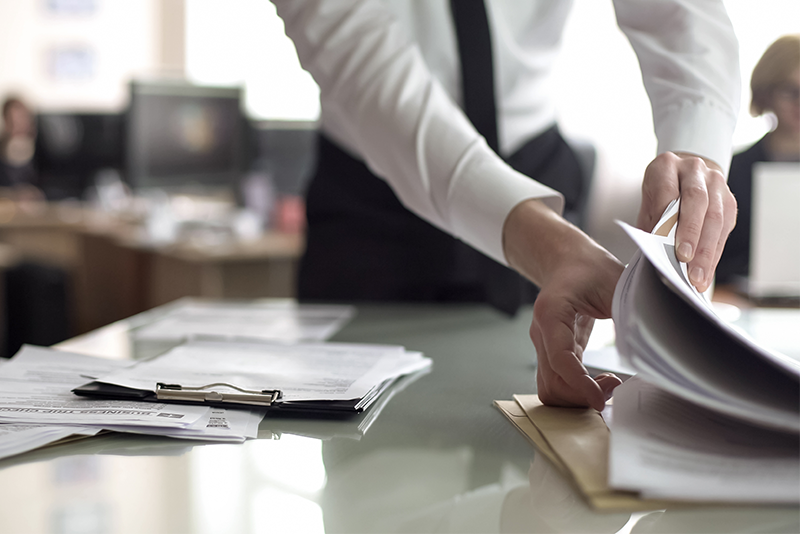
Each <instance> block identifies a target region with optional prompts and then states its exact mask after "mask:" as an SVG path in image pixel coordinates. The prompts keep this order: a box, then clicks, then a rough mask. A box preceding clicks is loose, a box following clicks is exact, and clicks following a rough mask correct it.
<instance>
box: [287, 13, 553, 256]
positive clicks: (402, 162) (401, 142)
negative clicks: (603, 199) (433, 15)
mask: <svg viewBox="0 0 800 534" xmlns="http://www.w3.org/2000/svg"><path fill="white" fill-rule="evenodd" d="M273 3H274V4H275V5H276V7H277V9H278V14H279V15H280V17H281V18H282V19H283V21H284V23H285V26H286V33H287V35H288V36H289V37H290V38H291V39H292V40H293V41H294V44H295V46H296V48H297V53H298V55H299V57H300V62H301V63H302V65H303V67H304V68H306V69H307V70H308V71H309V72H310V73H311V75H312V76H313V77H314V79H315V80H316V82H317V83H318V84H319V86H320V89H321V102H322V109H323V121H325V123H324V125H323V126H324V127H325V128H326V130H327V131H330V132H331V133H333V134H335V136H336V137H337V138H338V140H340V141H345V142H346V144H347V145H348V146H350V148H352V149H354V150H355V151H357V152H358V154H359V155H360V156H361V157H362V158H364V160H365V162H366V163H367V165H368V166H369V167H370V169H371V170H372V171H373V172H375V174H377V175H378V176H381V177H382V178H383V179H385V180H386V181H387V182H388V183H389V185H390V186H391V187H392V189H393V190H394V192H395V193H396V194H397V196H398V198H399V199H400V200H401V202H402V203H403V204H404V205H405V206H406V207H407V208H409V209H410V210H411V211H413V212H415V213H416V214H417V215H419V216H421V217H422V218H424V219H426V220H427V221H428V222H430V223H432V224H434V225H435V226H437V227H439V228H441V229H443V230H445V231H446V232H448V233H450V234H452V235H454V236H456V237H458V238H460V239H463V240H464V241H466V242H468V243H469V244H470V245H472V246H473V247H475V248H477V249H478V250H480V251H481V252H483V253H485V254H487V255H488V256H490V257H492V258H493V259H495V260H497V261H499V262H501V263H504V264H505V263H506V261H505V257H504V255H503V250H502V228H503V223H504V222H505V219H506V217H507V216H508V214H509V212H510V211H511V209H512V208H513V207H514V206H515V205H516V204H518V203H519V202H520V201H521V200H522V199H525V198H542V199H543V201H545V202H546V203H548V204H549V205H550V206H551V207H552V208H553V209H555V210H557V211H559V212H560V210H561V209H562V205H563V201H562V199H561V196H560V195H559V194H558V193H557V192H555V191H553V190H551V189H550V188H548V187H546V186H544V185H541V184H539V183H537V182H535V181H533V180H531V179H529V178H528V177H526V176H524V175H522V174H520V173H518V172H516V171H514V170H513V169H511V168H510V167H509V166H508V165H506V164H505V163H504V162H503V161H502V160H501V159H500V158H499V157H498V156H497V155H496V154H495V153H494V152H492V150H491V149H489V147H488V146H487V145H486V143H485V142H484V140H483V138H482V137H480V135H479V134H478V133H477V132H476V131H475V129H474V128H473V127H472V125H471V124H470V122H469V121H468V120H467V118H466V117H465V116H464V114H463V113H462V112H461V110H460V109H459V107H458V106H457V105H456V104H455V103H454V102H452V100H451V99H450V98H449V96H448V95H447V94H446V93H445V91H444V89H443V88H442V87H441V86H440V84H439V83H438V82H437V81H436V80H435V79H434V78H433V76H432V75H431V73H430V71H429V70H428V68H427V66H426V65H425V62H424V60H423V58H422V57H421V55H420V52H419V50H418V49H417V47H416V45H415V43H414V42H413V41H412V40H410V39H409V38H408V36H407V35H406V34H405V33H404V31H403V29H402V28H401V27H400V25H399V24H398V23H397V22H396V21H395V20H394V19H393V17H392V14H391V13H390V12H389V11H388V10H387V8H386V7H385V6H384V5H382V4H381V3H380V2H377V1H370V0H367V1H355V0H337V1H336V2H330V1H328V2H326V1H324V0H274V2H273ZM444 30H446V28H443V31H444Z"/></svg>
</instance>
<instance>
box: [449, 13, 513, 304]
mask: <svg viewBox="0 0 800 534" xmlns="http://www.w3.org/2000/svg"><path fill="white" fill-rule="evenodd" d="M450 10H451V12H452V14H453V21H454V23H455V29H456V39H457V41H458V55H459V58H460V62H461V88H462V93H463V94H462V97H463V99H464V104H463V109H464V113H465V114H466V115H467V118H469V120H470V121H471V122H472V124H473V126H475V129H476V130H478V133H480V134H481V135H482V136H483V137H484V138H485V139H486V142H487V144H488V145H489V146H490V147H491V148H492V150H494V151H495V152H497V151H498V142H497V110H496V107H495V98H494V69H493V66H492V39H491V35H490V33H489V20H488V18H487V17H486V7H485V6H484V3H483V0H450ZM478 256H479V258H478V259H477V261H478V265H479V270H480V273H481V277H482V279H483V280H482V281H483V284H484V288H485V292H486V300H487V301H488V302H489V304H491V305H492V306H494V307H495V308H497V309H499V310H501V311H503V312H505V313H508V314H510V315H514V314H515V313H516V312H517V309H518V308H519V306H520V304H521V301H522V290H523V289H522V287H523V284H522V279H521V278H520V276H519V275H518V274H516V273H515V272H513V271H511V270H510V269H507V268H506V267H504V266H502V265H500V264H499V263H497V262H495V261H494V260H492V259H490V258H487V257H486V256H484V255H483V254H478Z"/></svg>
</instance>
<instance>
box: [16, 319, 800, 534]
mask: <svg viewBox="0 0 800 534" xmlns="http://www.w3.org/2000/svg"><path fill="white" fill-rule="evenodd" d="M157 316H158V310H155V311H153V312H148V313H146V314H142V315H139V316H136V317H134V318H131V319H129V320H126V321H122V322H119V323H115V324H113V325H110V326H108V327H106V328H103V329H100V330H98V331H95V332H93V333H90V334H87V335H85V336H82V337H80V338H76V339H74V340H72V341H69V342H66V343H64V344H62V347H63V348H65V349H68V350H74V351H76V352H80V351H83V352H87V353H90V354H106V355H109V356H116V357H134V358H141V357H147V356H150V355H154V354H157V353H158V352H159V351H163V350H166V349H167V348H168V346H167V345H165V344H163V343H162V344H160V345H155V344H152V343H150V344H147V343H143V342H140V341H135V340H134V336H132V335H131V330H132V329H135V328H136V327H138V326H141V325H143V324H146V323H147V322H149V321H152V320H154V319H155V318H156V317H157ZM529 317H530V311H529V310H528V311H523V312H521V313H520V314H519V315H518V316H517V317H516V318H514V319H508V318H506V317H505V316H502V315H500V314H498V313H496V312H494V311H492V310H490V309H487V308H484V307H480V306H360V307H359V308H358V313H357V315H356V317H355V318H354V319H353V321H352V322H351V323H349V324H348V325H347V326H346V327H345V328H344V329H343V330H342V331H341V332H340V333H339V334H338V335H337V336H336V337H335V338H334V340H336V341H347V342H367V343H369V342H380V343H395V344H402V345H405V346H406V347H407V348H408V349H409V350H420V351H422V352H424V353H425V354H426V355H427V356H429V357H430V358H432V359H433V368H432V370H431V372H430V373H429V374H427V375H425V376H422V377H420V378H418V379H417V380H416V381H414V382H412V383H410V384H407V385H406V387H405V388H404V389H402V390H400V391H397V392H396V394H395V395H394V397H393V398H392V399H391V400H390V401H389V402H388V403H387V404H386V406H385V407H384V408H383V410H382V412H381V413H380V415H379V416H378V417H377V418H376V419H375V421H374V422H373V423H372V425H371V426H370V427H369V429H368V430H367V431H366V432H353V431H352V428H353V426H354V424H355V426H357V422H358V421H357V420H355V421H353V420H345V421H337V420H318V419H313V418H308V419H306V418H303V419H297V418H285V417H276V416H273V417H267V418H266V419H265V420H264V421H263V422H262V424H261V427H260V431H259V439H257V440H252V441H248V442H246V443H244V444H242V445H219V444H202V443H198V442H190V441H180V440H174V439H167V438H157V437H149V436H132V435H116V434H112V435H106V436H100V437H97V438H91V439H87V440H82V441H76V442H73V443H68V444H64V445H59V446H54V447H51V448H48V449H41V450H38V451H34V452H31V453H28V454H25V455H21V456H19V457H16V458H11V459H8V460H5V461H0V532H9V533H22V532H32V533H39V532H41V533H45V532H57V533H62V532H81V533H95V532H96V533H104V534H106V533H140V532H148V533H154V534H157V533H209V534H210V533H214V534H217V533H225V532H230V533H250V532H252V533H256V532H258V533H261V532H329V533H334V532H608V533H612V532H626V533H627V532H634V533H651V532H652V533H656V532H664V533H667V532H798V531H800V521H799V520H798V517H799V516H800V513H799V511H798V509H797V508H796V507H795V508H792V507H746V506H735V507H725V506H716V507H707V506H701V507H697V508H684V509H674V510H673V509H669V510H666V511H654V512H648V513H637V514H628V513H616V514H597V513H595V512H593V511H591V510H590V509H589V508H587V506H586V505H585V504H584V502H583V501H582V500H581V498H580V497H579V496H578V495H577V494H576V493H575V492H574V491H573V490H572V487H571V485H570V484H569V483H568V482H567V481H566V480H565V479H564V478H563V477H562V476H561V475H560V474H559V473H558V472H556V471H555V469H554V468H553V467H552V466H551V465H550V464H549V463H548V462H547V461H546V460H545V459H544V458H543V457H541V456H540V455H537V453H536V451H535V450H534V449H533V448H532V447H531V446H530V445H529V444H528V442H527V441H526V440H525V438H524V437H523V436H522V435H521V434H520V433H519V432H518V431H517V430H516V429H515V428H514V427H513V426H512V425H511V424H509V423H508V422H507V421H506V420H505V418H504V417H503V416H502V415H501V414H500V413H499V412H498V411H496V409H495V408H494V407H493V406H492V401H493V400H494V399H509V398H511V397H512V395H513V394H515V393H532V392H534V387H535V386H534V382H535V381H534V377H535V365H534V362H535V357H534V352H533V347H532V344H531V343H530V341H529V340H528V327H529ZM794 317H795V324H797V322H796V321H797V317H800V315H797V314H795V315H794ZM794 330H796V328H795V329H794ZM795 339H796V336H795ZM796 342H797V341H796ZM797 343H800V342H797Z"/></svg>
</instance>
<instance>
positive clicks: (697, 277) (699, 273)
mask: <svg viewBox="0 0 800 534" xmlns="http://www.w3.org/2000/svg"><path fill="white" fill-rule="evenodd" d="M704 275H705V273H704V272H703V269H702V268H701V267H694V268H693V269H692V270H691V271H690V272H689V278H691V280H692V283H694V285H701V284H702V283H703V282H705V276H704Z"/></svg>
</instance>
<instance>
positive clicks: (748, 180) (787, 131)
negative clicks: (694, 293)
mask: <svg viewBox="0 0 800 534" xmlns="http://www.w3.org/2000/svg"><path fill="white" fill-rule="evenodd" d="M750 89H751V91H752V100H751V102H750V112H751V113H752V114H753V116H755V117H758V116H760V115H763V114H765V113H769V114H771V115H772V116H773V117H774V128H773V129H772V130H771V131H770V132H769V133H767V134H766V135H765V136H764V137H762V138H761V139H760V140H759V141H758V142H756V143H755V144H754V145H752V146H751V147H750V148H748V149H746V150H744V151H742V152H740V153H738V154H736V155H735V156H734V157H733V160H732V162H731V170H730V174H729V176H728V186H729V187H730V189H731V192H733V194H734V196H735V197H736V201H737V203H738V205H739V214H738V217H737V222H736V227H735V228H734V229H733V231H732V232H731V234H730V236H729V237H728V243H727V244H726V245H725V249H724V250H723V252H722V256H721V258H720V261H719V265H718V266H717V277H716V283H717V285H718V287H719V288H720V289H724V286H726V285H729V284H733V283H734V282H736V281H737V280H738V279H741V278H743V277H747V275H748V274H749V264H750V217H751V211H750V205H751V200H752V183H753V164H755V163H757V162H760V161H776V162H777V161H788V162H800V34H795V35H785V36H783V37H781V38H780V39H778V40H777V41H775V42H774V43H772V44H771V45H770V46H769V48H767V50H766V52H764V55H763V56H761V59H760V60H759V61H758V63H757V64H756V66H755V68H754V69H753V75H752V77H751V79H750Z"/></svg>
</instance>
